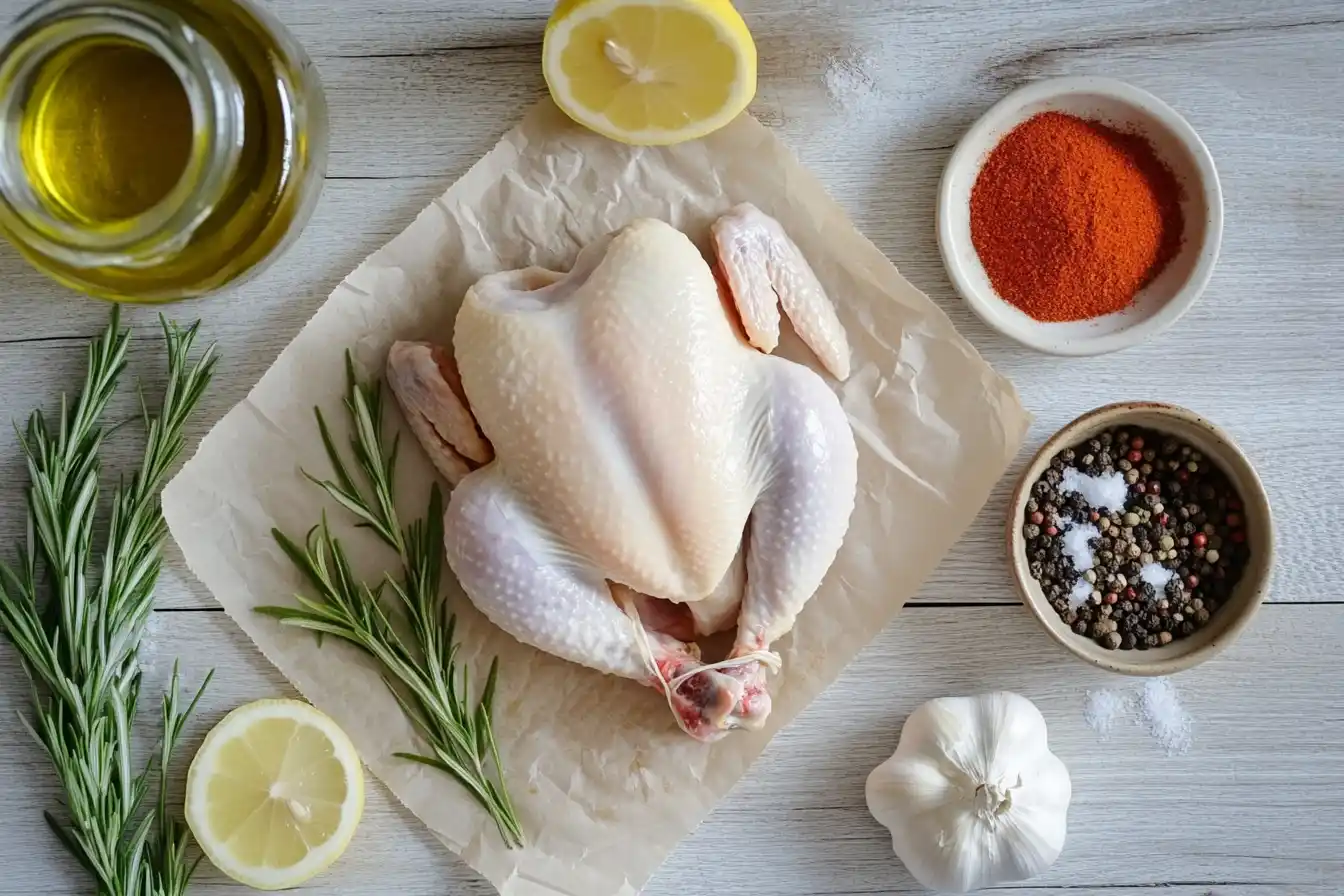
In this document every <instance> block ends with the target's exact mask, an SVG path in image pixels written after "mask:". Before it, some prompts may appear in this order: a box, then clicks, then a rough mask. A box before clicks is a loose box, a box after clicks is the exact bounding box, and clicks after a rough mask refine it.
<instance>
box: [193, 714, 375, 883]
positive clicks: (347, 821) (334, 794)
mask: <svg viewBox="0 0 1344 896" xmlns="http://www.w3.org/2000/svg"><path fill="white" fill-rule="evenodd" d="M363 811H364V771H363V768H362V767H361V766H360V764H359V755H358V754H357V753H356V752H355V747H354V744H352V743H350V738H348V737H346V736H345V732H343V731H342V730H341V729H340V728H338V727H336V723H335V722H333V721H332V720H331V719H329V718H328V717H327V716H325V715H323V714H322V713H320V712H318V711H317V710H316V709H314V708H313V707H311V706H309V705H308V704H307V703H303V702H301V701H299V700H258V701H256V702H255V703H248V704H246V705H244V706H240V707H238V708H237V709H235V710H234V711H233V712H231V713H229V714H228V715H227V716H225V717H224V718H223V720H222V721H220V723H219V724H218V725H216V726H215V727H214V728H213V729H212V730H211V731H210V733H209V734H208V735H206V738H205V743H203V744H202V745H201V749H200V751H199V752H198V753H197V754H196V758H195V759H193V760H192V762H191V770H190V771H188V772H187V800H186V815H187V825H188V826H189V827H190V828H191V832H192V834H194V835H195V837H196V842H197V843H199V844H200V845H201V849H202V850H204V851H205V854H206V855H207V856H209V858H210V861H211V862H213V863H214V864H215V866H216V867H218V868H219V870H221V871H223V872H224V873H225V874H227V875H228V876H229V877H232V878H233V879H234V880H236V881H238V882H240V883H244V884H247V885H248V886H249V887H255V888H256V889H258V890H279V889H283V888H285V887H293V886H296V885H298V884H301V883H303V882H304V881H306V880H308V879H309V878H311V877H312V876H314V875H315V874H318V873H319V872H321V871H322V870H323V869H325V868H326V867H327V866H329V865H330V864H331V863H332V862H334V861H336V859H337V858H338V857H339V856H340V854H341V853H342V852H344V851H345V848H346V846H348V845H349V844H350V838H351V837H353V836H354V833H355V827H356V826H357V825H358V824H359V816H360V814H361V813H362V812H363Z"/></svg>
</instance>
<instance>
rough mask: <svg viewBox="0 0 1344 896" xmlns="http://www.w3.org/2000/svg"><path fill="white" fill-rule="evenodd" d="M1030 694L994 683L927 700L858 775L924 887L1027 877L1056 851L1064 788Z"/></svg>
mask: <svg viewBox="0 0 1344 896" xmlns="http://www.w3.org/2000/svg"><path fill="white" fill-rule="evenodd" d="M1072 793H1073V790H1072V784H1071V782H1070V781H1069V770H1068V769H1067V768H1065V767H1064V763H1063V762H1061V761H1060V759H1059V757H1057V756H1055V754H1053V753H1051V752H1050V748H1049V745H1048V743H1047V741H1046V731H1045V718H1044V717H1043V716H1042V715H1041V712H1040V710H1038V709H1037V708H1036V706H1035V704H1033V703H1032V702H1031V701H1030V700H1028V699H1027V698H1026V697H1022V696H1020V695H1018V694H1013V693H1009V692H1007V691H999V692H996V693H992V694H980V695H978V696H974V697H942V698H939V699H937V700H930V701H929V702H928V703H925V704H924V705H922V706H920V707H919V708H918V709H916V710H915V711H914V712H913V713H911V714H910V718H908V719H907V720H906V722H905V726H904V727H903V728H902V729H901V739H900V741H899V743H897V745H896V752H895V753H894V754H893V755H892V757H891V758H890V759H888V760H887V761H886V762H884V763H882V764H881V765H879V766H878V767H877V768H875V769H873V771H872V773H871V774H870V775H869V776H868V786H867V796H868V810H869V811H870V812H872V813H873V817H874V818H876V819H877V820H878V821H879V822H881V823H882V824H883V825H885V826H886V827H887V828H888V829H889V830H890V831H891V844H892V847H893V848H894V849H895V850H896V855H897V856H898V857H899V858H900V860H901V861H902V862H904V863H905V867H906V868H908V869H909V870H910V873H911V874H912V875H914V877H915V879H916V880H918V881H919V882H920V883H921V884H923V885H924V886H926V887H928V888H929V889H932V890H940V891H943V892H948V893H967V892H970V891H971V890H976V889H979V888H981V887H987V886H992V885H994V884H1002V883H1008V882H1010V881H1019V880H1026V879H1028V878H1031V877H1035V876H1036V875H1038V874H1040V873H1041V872H1043V871H1045V870H1046V869H1047V868H1049V867H1050V866H1051V865H1052V864H1053V863H1054V861H1055V859H1057V858H1059V853H1060V851H1061V850H1062V849H1063V848H1064V834H1065V829H1066V818H1067V815H1068V809H1069V799H1070V797H1071V796H1072Z"/></svg>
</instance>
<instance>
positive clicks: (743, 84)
mask: <svg viewBox="0 0 1344 896" xmlns="http://www.w3.org/2000/svg"><path fill="white" fill-rule="evenodd" d="M541 53H542V69H543V71H544V72H545V74H546V83H547V85H549V87H550V89H551V97H552V98H554V100H555V102H556V105H558V106H559V107H560V108H561V109H563V110H564V111H565V114H567V115H569V117H570V118H573V119H574V120H575V121H577V122H579V123H580V124H582V125H585V126H586V127H589V128H591V129H593V130H594V131H597V132H598V133H599V134H602V135H604V136H607V137H610V138H612V139H613V140H619V141H621V142H622V143H633V144H636V145H642V146H651V145H666V144H670V143H680V142H682V141H684V140H694V139H696V138H699V137H703V136H705V135H706V134H709V133H712V132H713V131H716V130H718V129H719V128H721V127H723V126H724V125H726V124H727V123H728V122H730V121H732V120H733V119H734V118H735V117H737V115H738V113H740V112H741V111H742V110H743V109H745V108H746V107H747V104H748V103H750V102H751V98H752V97H753V96H754V95H755V93H756V44H755V43H754V42H753V41H752V39H751V33H750V32H749V31H747V25H746V23H745V22H743V21H742V16H741V15H739V14H738V12H737V10H736V9H734V8H733V5H732V3H731V2H729V0H563V2H561V3H560V4H558V5H557V6H556V8H555V11H554V12H553V13H551V19H550V22H549V23H547V25H546V37H545V39H544V42H543V44H542V51H541Z"/></svg>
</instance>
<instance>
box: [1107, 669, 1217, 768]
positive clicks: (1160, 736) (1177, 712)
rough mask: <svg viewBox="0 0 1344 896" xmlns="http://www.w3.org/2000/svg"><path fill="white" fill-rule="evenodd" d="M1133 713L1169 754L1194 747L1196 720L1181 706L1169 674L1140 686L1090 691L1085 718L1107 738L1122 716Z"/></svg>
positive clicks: (1135, 718)
mask: <svg viewBox="0 0 1344 896" xmlns="http://www.w3.org/2000/svg"><path fill="white" fill-rule="evenodd" d="M1126 717H1132V718H1133V721H1134V723H1135V724H1137V725H1139V726H1142V727H1143V728H1146V729H1147V731H1148V733H1149V734H1150V735H1152V737H1153V739H1154V740H1156V741H1157V743H1158V746H1160V747H1161V748H1162V750H1163V751H1164V752H1165V753H1166V754H1167V755H1168V756H1176V755H1179V754H1181V753H1185V752H1187V751H1188V750H1189V749H1190V746H1191V743H1192V737H1191V731H1192V729H1193V727H1194V721H1193V720H1192V719H1191V718H1190V714H1189V713H1188V712H1186V711H1185V707H1183V706H1181V700H1180V697H1179V696H1178V695H1177V693H1176V686H1175V685H1174V684H1172V683H1171V680H1170V679H1167V678H1153V679H1149V680H1148V681H1147V682H1145V683H1144V685H1143V686H1142V687H1140V688H1126V689H1123V690H1121V689H1110V690H1101V691H1088V692H1087V700H1086V701H1085V703H1084V705H1083V720H1084V721H1085V722H1087V724H1088V725H1089V726H1090V727H1091V728H1092V730H1093V731H1096V732H1097V734H1099V735H1100V736H1101V739H1102V740H1106V739H1107V738H1108V737H1109V736H1110V734H1111V732H1112V731H1113V730H1114V729H1115V725H1116V722H1117V721H1119V720H1120V719H1121V718H1126Z"/></svg>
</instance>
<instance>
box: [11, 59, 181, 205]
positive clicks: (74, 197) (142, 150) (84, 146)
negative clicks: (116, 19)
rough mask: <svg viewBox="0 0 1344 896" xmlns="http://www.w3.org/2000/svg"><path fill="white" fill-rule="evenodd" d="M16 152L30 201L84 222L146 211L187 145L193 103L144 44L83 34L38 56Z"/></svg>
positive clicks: (169, 184)
mask: <svg viewBox="0 0 1344 896" xmlns="http://www.w3.org/2000/svg"><path fill="white" fill-rule="evenodd" d="M22 129H23V134H22V137H21V141H22V142H21V144H20V146H21V157H22V159H23V167H24V169H25V171H26V172H27V175H28V180H29V182H30V183H31V184H32V185H33V189H34V190H35V191H36V193H37V198H38V201H39V202H41V203H42V204H44V205H46V206H48V207H49V208H51V209H52V210H53V211H54V212H56V213H57V214H59V215H62V216H64V217H66V218H67V219H69V220H71V221H75V222H80V223H82V224H87V225H88V226H90V227H103V226H108V225H115V224H118V223H120V222H122V221H124V220H126V219H128V218H133V217H135V216H136V215H140V214H143V213H144V212H147V211H149V209H151V208H153V207H154V206H155V205H157V204H158V203H159V202H160V201H162V200H163V199H164V198H165V197H166V196H167V195H168V193H169V191H170V190H172V188H173V186H174V185H175V184H176V183H177V181H178V179H179V178H180V177H181V176H182V172H183V171H184V170H185V169H186V167H187V158H188V157H189V156H190V154H191V138H192V122H191V103H190V101H189V100H188V99H187V93H186V91H185V90H184V89H183V87H182V82H181V81H180V80H178V77H177V74H176V73H175V72H174V71H173V69H172V67H171V66H170V65H169V64H168V63H167V62H165V61H164V60H163V59H162V58H160V57H159V56H158V55H156V54H155V53H154V52H153V51H152V50H150V49H149V48H148V47H146V46H144V45H142V44H136V43H132V42H130V41H125V40H119V39H104V38H90V39H89V40H87V41H84V42H80V43H75V44H72V45H71V46H69V47H66V48H64V49H62V50H60V51H58V52H57V53H55V54H53V55H52V56H51V58H50V59H48V60H47V61H46V62H45V63H43V65H42V67H41V69H40V70H39V72H38V74H37V77H36V79H35V82H34V85H33V92H32V96H31V98H30V99H29V100H28V110H27V111H26V112H25V113H24V116H23V124H22Z"/></svg>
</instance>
